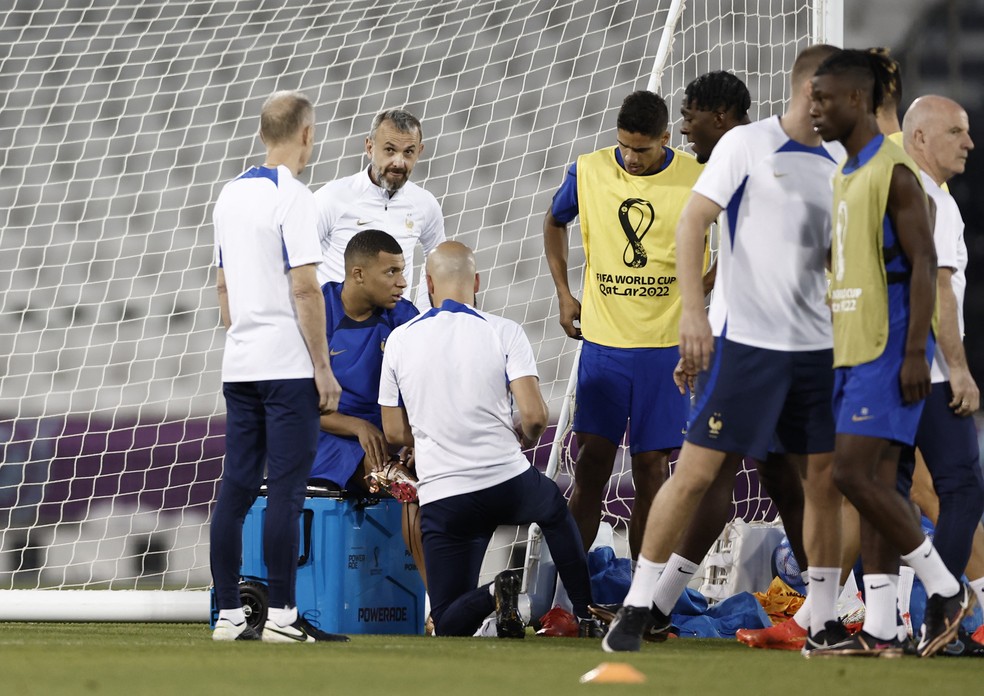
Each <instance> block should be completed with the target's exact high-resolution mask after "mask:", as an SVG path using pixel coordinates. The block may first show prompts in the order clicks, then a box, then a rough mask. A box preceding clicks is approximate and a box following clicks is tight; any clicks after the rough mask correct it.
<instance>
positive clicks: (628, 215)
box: [618, 198, 656, 268]
mask: <svg viewBox="0 0 984 696" xmlns="http://www.w3.org/2000/svg"><path fill="white" fill-rule="evenodd" d="M655 219H656V211H655V209H654V208H653V204H652V203H650V202H649V201H647V200H645V199H643V198H627V199H626V200H624V201H622V204H621V205H620V206H619V207H618V222H619V224H620V225H621V226H622V232H624V233H625V238H626V239H627V240H628V244H626V245H625V251H623V252H622V262H623V263H625V265H626V266H628V267H629V268H642V267H643V266H645V265H646V263H648V262H649V257H648V256H647V255H646V250H645V249H644V248H643V246H642V240H643V238H644V237H645V236H646V233H647V232H649V228H650V227H652V226H653V221H654V220H655Z"/></svg>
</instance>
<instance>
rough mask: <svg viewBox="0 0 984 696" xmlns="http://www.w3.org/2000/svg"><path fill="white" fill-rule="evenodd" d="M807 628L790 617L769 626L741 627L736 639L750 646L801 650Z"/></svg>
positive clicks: (767, 648)
mask: <svg viewBox="0 0 984 696" xmlns="http://www.w3.org/2000/svg"><path fill="white" fill-rule="evenodd" d="M806 634H807V630H806V629H805V628H802V627H801V626H800V625H799V624H798V623H796V622H795V621H793V620H792V619H789V620H788V621H783V622H782V623H781V624H776V625H775V626H769V627H768V628H739V629H738V632H737V633H735V639H736V640H737V641H738V642H739V643H744V644H745V645H747V646H748V647H750V648H764V649H766V650H801V649H802V648H803V644H804V643H806Z"/></svg>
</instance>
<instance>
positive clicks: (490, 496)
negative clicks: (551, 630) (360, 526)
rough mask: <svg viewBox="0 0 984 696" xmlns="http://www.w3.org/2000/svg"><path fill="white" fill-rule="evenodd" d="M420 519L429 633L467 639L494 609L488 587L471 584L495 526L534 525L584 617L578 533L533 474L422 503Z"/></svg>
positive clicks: (583, 560) (550, 486) (556, 493)
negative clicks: (429, 617) (431, 628)
mask: <svg viewBox="0 0 984 696" xmlns="http://www.w3.org/2000/svg"><path fill="white" fill-rule="evenodd" d="M420 518H421V524H420V528H421V532H422V534H423V542H424V559H425V562H426V564H427V591H428V594H429V595H430V600H431V618H432V619H433V620H434V630H435V632H436V633H437V635H439V636H470V635H473V634H474V633H475V631H477V630H478V628H479V627H480V626H481V625H482V622H483V621H484V620H485V618H486V617H487V616H488V615H489V614H491V613H492V612H493V611H494V610H495V599H494V598H493V596H492V594H491V592H490V591H489V585H483V586H482V587H478V588H476V585H477V584H478V576H479V572H480V571H481V567H482V559H483V557H484V556H485V551H486V549H487V548H488V545H489V541H490V540H491V539H492V534H493V533H494V532H495V530H496V527H498V526H499V525H525V524H530V523H533V522H535V523H537V524H538V525H539V526H540V529H542V530H543V536H544V538H545V539H546V542H547V545H548V546H549V547H550V555H551V556H553V560H554V563H556V565H557V572H558V573H559V574H560V577H561V579H562V580H563V581H564V587H565V588H566V589H567V594H568V596H569V597H570V599H571V602H572V604H573V605H574V612H575V613H576V614H577V615H578V616H581V617H587V616H588V604H589V603H590V602H591V585H590V580H589V578H588V564H587V556H586V555H585V553H584V547H583V546H582V545H581V535H580V534H579V533H578V531H577V525H576V524H575V523H574V518H573V517H571V514H570V511H569V510H568V509H567V501H566V500H564V496H563V495H562V494H561V492H560V489H559V488H557V484H556V483H554V482H553V481H551V480H550V479H548V478H547V477H546V476H544V475H543V474H541V473H540V472H539V471H537V470H536V469H534V468H532V467H530V468H529V469H527V470H526V471H525V472H524V473H522V474H520V475H519V476H516V477H514V478H512V479H509V480H508V481H505V482H504V483H500V484H498V485H497V486H493V487H491V488H486V489H484V490H480V491H475V492H472V493H463V494H461V495H456V496H451V497H449V498H442V499H441V500H436V501H434V502H431V503H427V504H426V505H422V506H421V508H420Z"/></svg>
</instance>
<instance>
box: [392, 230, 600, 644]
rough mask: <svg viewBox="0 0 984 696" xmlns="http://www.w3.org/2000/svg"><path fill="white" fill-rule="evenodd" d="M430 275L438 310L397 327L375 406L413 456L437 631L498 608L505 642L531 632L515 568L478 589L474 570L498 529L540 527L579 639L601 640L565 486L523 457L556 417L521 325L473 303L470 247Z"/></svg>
mask: <svg viewBox="0 0 984 696" xmlns="http://www.w3.org/2000/svg"><path fill="white" fill-rule="evenodd" d="M426 281H427V291H428V294H429V295H430V298H431V302H432V304H433V305H434V307H435V308H434V309H432V310H430V311H429V312H426V313H425V314H423V315H421V316H419V317H417V318H416V319H413V320H411V321H410V322H408V323H406V324H404V325H403V326H399V327H397V328H396V329H394V331H393V333H392V334H390V337H389V340H388V341H387V343H386V350H385V351H384V353H383V370H382V376H381V378H380V385H379V404H380V406H381V407H382V420H383V432H384V433H385V435H386V439H387V441H388V442H390V443H391V444H397V445H406V446H413V447H414V448H415V452H416V466H417V476H418V479H419V482H418V484H417V491H418V496H419V500H420V506H421V507H420V513H421V529H422V532H423V544H424V558H425V562H426V565H427V579H428V587H427V589H428V593H429V594H430V599H431V617H432V618H433V620H434V629H435V631H434V632H435V634H436V635H439V636H471V635H474V634H475V633H476V631H478V630H479V629H481V628H482V626H483V623H484V622H485V620H486V618H487V617H489V616H490V615H491V614H493V613H494V616H495V634H496V635H498V636H499V637H500V638H522V637H524V636H525V634H526V625H525V620H524V619H523V617H522V616H521V614H520V610H519V594H520V589H521V578H520V576H519V574H518V573H516V572H514V571H512V570H505V571H503V572H501V573H499V574H498V575H497V576H496V578H495V581H494V582H493V583H490V584H488V585H483V586H481V587H478V577H479V570H480V568H481V565H482V558H483V556H484V555H485V550H486V548H487V547H488V544H489V541H490V540H491V539H492V534H493V532H495V530H496V528H497V527H498V526H499V525H526V524H530V523H533V522H535V523H536V524H538V525H539V526H540V528H541V529H542V530H543V534H544V537H545V539H546V541H547V545H548V546H549V547H550V552H551V555H552V556H553V559H554V561H555V562H556V565H557V571H558V572H559V573H560V576H561V578H562V579H563V581H564V584H565V586H566V587H567V590H568V594H569V595H570V598H571V601H572V603H573V604H574V611H575V614H576V615H577V616H578V618H579V629H580V632H581V634H582V635H584V636H586V637H595V636H598V635H600V630H601V629H600V626H599V625H598V622H597V621H596V620H595V619H593V618H591V617H590V614H589V612H588V604H589V603H590V601H591V588H590V583H589V580H588V568H587V558H586V556H585V552H584V549H583V547H582V546H581V539H580V536H579V534H578V531H577V526H576V525H575V523H574V519H573V518H572V517H571V514H570V512H569V511H568V509H567V503H566V501H565V500H564V497H563V495H562V494H561V492H560V489H559V488H557V485H556V484H555V483H554V482H553V481H551V480H550V479H548V478H546V477H545V476H543V474H541V473H540V472H539V471H537V470H536V469H534V468H533V467H532V466H530V463H529V461H528V460H527V459H526V457H525V456H524V455H523V452H522V448H523V447H530V446H532V445H533V444H534V443H535V442H536V441H537V440H538V439H539V437H540V436H541V435H542V434H543V431H544V430H545V429H546V426H547V421H548V417H549V413H548V411H547V407H546V404H545V403H544V401H543V397H542V396H541V395H540V387H539V380H538V377H537V372H536V361H535V359H534V357H533V349H532V347H531V346H530V342H529V340H528V339H527V338H526V335H525V334H524V333H523V330H522V328H521V327H520V326H519V325H518V324H516V323H515V322H512V321H509V320H508V319H503V318H502V317H497V316H494V315H491V314H487V313H485V312H482V311H481V310H478V309H476V308H475V294H476V293H477V292H478V288H479V277H478V273H477V272H476V271H475V257H474V256H473V254H472V252H471V250H470V249H468V247H466V246H465V245H463V244H460V243H458V242H444V243H443V244H441V245H439V246H438V247H437V248H436V249H435V250H434V251H433V252H431V254H430V255H429V256H428V257H427V265H426ZM503 375H505V377H506V379H505V380H503ZM401 399H402V401H401ZM513 403H515V405H516V410H517V411H516V413H513V408H512V404H513ZM483 633H484V632H483ZM490 633H491V631H490Z"/></svg>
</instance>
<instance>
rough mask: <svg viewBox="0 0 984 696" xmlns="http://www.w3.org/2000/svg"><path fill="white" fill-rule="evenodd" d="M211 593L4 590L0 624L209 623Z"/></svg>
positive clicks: (1, 595)
mask: <svg viewBox="0 0 984 696" xmlns="http://www.w3.org/2000/svg"><path fill="white" fill-rule="evenodd" d="M209 611H210V604H209V592H208V590H175V591H168V592H162V591H160V590H57V591H52V590H0V621H67V622H73V621H74V622H89V621H101V622H125V623H131V622H132V623H203V624H205V623H208V619H209Z"/></svg>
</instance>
